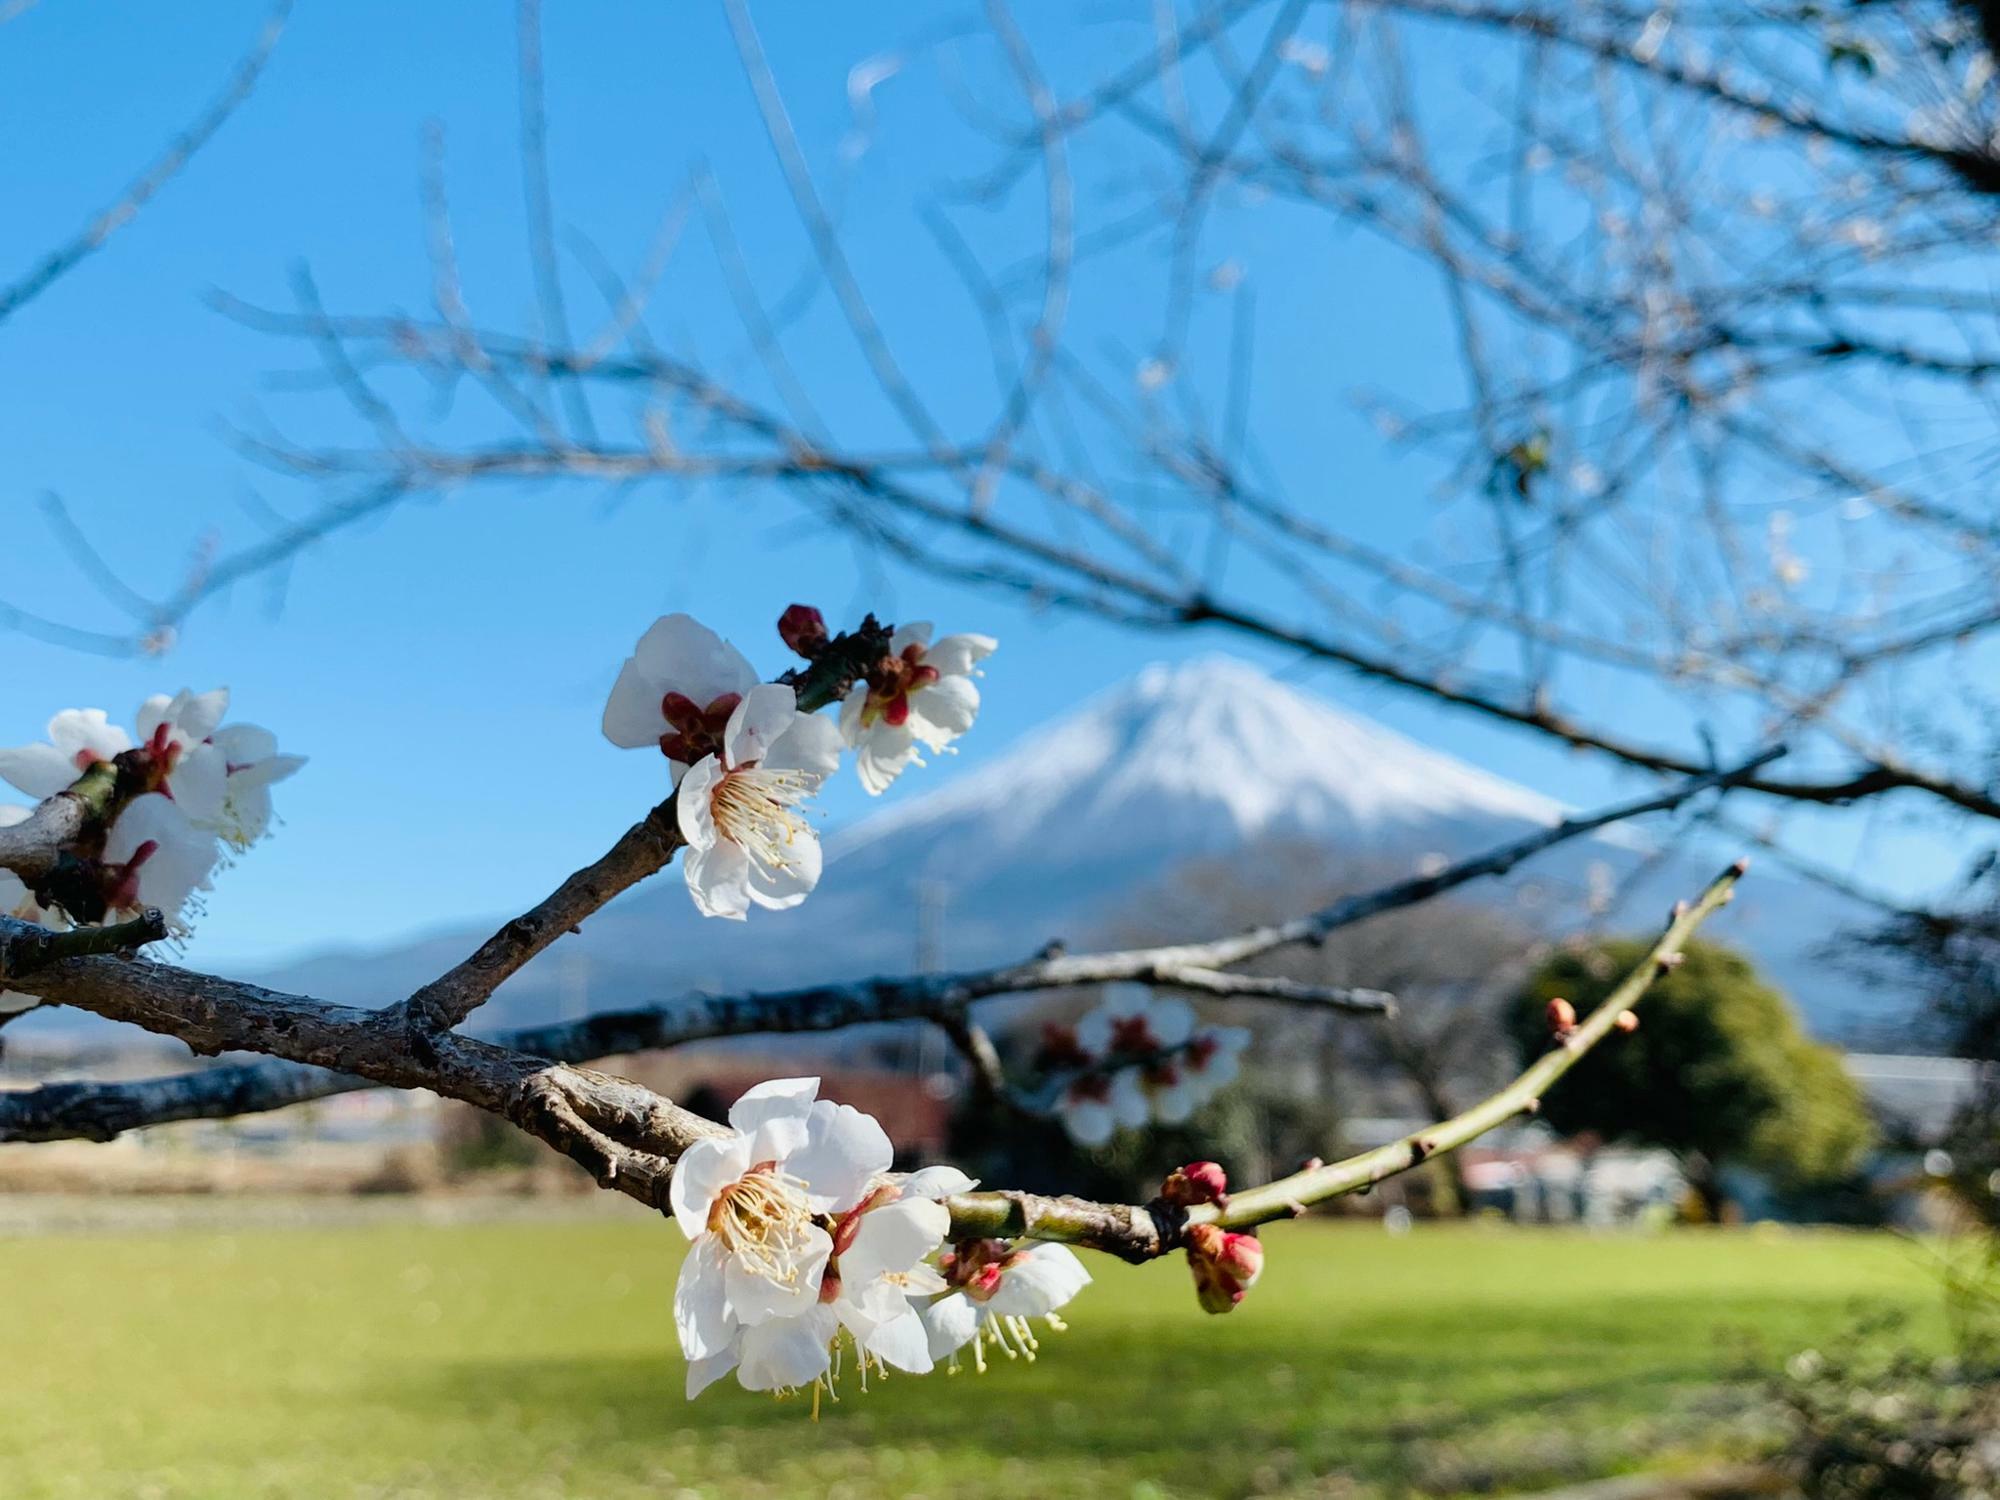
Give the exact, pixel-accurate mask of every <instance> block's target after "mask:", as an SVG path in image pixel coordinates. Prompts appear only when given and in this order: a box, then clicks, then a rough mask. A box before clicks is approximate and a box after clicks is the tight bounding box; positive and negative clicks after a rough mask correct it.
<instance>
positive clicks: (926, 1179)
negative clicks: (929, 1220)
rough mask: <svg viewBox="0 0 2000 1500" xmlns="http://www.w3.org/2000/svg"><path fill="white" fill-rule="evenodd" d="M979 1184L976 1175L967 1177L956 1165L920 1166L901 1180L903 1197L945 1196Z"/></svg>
mask: <svg viewBox="0 0 2000 1500" xmlns="http://www.w3.org/2000/svg"><path fill="white" fill-rule="evenodd" d="M978 1186H979V1180H978V1179H977V1178H976V1177H967V1176H966V1175H965V1174H964V1173H963V1172H961V1171H959V1169H958V1168H957V1167H953V1166H936V1167H920V1168H918V1169H917V1170H916V1171H914V1172H912V1173H911V1174H910V1175H909V1176H908V1177H905V1178H904V1179H903V1181H902V1189H903V1196H904V1197H905V1198H945V1197H949V1196H950V1195H951V1194H953V1193H969V1192H971V1191H972V1190H973V1189H974V1188H976V1187H978Z"/></svg>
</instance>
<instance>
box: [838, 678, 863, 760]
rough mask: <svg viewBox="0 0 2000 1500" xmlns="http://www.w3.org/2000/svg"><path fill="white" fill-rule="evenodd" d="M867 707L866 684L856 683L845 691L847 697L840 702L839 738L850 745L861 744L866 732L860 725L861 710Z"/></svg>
mask: <svg viewBox="0 0 2000 1500" xmlns="http://www.w3.org/2000/svg"><path fill="white" fill-rule="evenodd" d="M867 706H868V684H867V683H866V682H865V681H863V682H857V683H855V684H854V686H853V687H851V688H849V689H848V690H847V696H846V697H845V698H842V699H841V700H840V737H841V738H842V739H844V740H846V741H847V743H848V744H850V745H858V744H860V743H861V739H862V736H863V734H864V733H865V732H866V731H865V730H864V729H863V728H862V725H861V710H862V709H864V708H866V707H867Z"/></svg>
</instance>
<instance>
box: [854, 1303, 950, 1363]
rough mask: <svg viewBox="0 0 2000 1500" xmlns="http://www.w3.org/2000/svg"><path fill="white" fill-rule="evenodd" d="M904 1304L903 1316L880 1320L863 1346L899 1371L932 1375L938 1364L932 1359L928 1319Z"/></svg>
mask: <svg viewBox="0 0 2000 1500" xmlns="http://www.w3.org/2000/svg"><path fill="white" fill-rule="evenodd" d="M903 1307H904V1311H903V1313H902V1315H901V1316H900V1317H894V1318H890V1319H889V1320H888V1321H886V1322H882V1323H877V1324H876V1325H875V1328H874V1330H873V1331H872V1332H871V1333H870V1334H869V1335H868V1337H867V1338H866V1339H865V1340H864V1341H863V1343H862V1347H863V1349H864V1350H865V1351H866V1352H867V1353H869V1354H872V1355H874V1356H875V1357H876V1358H877V1359H879V1360H882V1361H883V1362H884V1363H886V1364H892V1365H894V1366H895V1367H896V1368H897V1369H899V1370H907V1371H909V1372H910V1373H911V1374H912V1375H928V1374H929V1373H930V1372H931V1367H932V1366H933V1365H934V1364H935V1363H936V1361H935V1360H934V1359H932V1358H931V1341H930V1333H929V1331H928V1330H927V1329H926V1328H925V1327H924V1320H923V1319H922V1318H921V1317H919V1316H918V1314H917V1313H916V1311H915V1310H914V1309H913V1308H911V1307H910V1305H909V1303H908V1302H905V1303H904V1304H903Z"/></svg>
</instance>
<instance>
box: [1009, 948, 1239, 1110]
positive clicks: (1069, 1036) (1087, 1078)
mask: <svg viewBox="0 0 2000 1500" xmlns="http://www.w3.org/2000/svg"><path fill="white" fill-rule="evenodd" d="M1249 1042H1250V1033H1249V1032H1248V1031H1247V1030H1245V1029H1244V1028H1242V1027H1240V1026H1197V1025H1196V1018H1195V1013H1194V1009H1193V1007H1191V1006H1190V1005H1188V1003H1187V1002H1186V1001H1184V1000H1177V999H1172V998H1167V999H1160V998H1157V997H1156V996H1154V995H1153V993H1152V992H1151V991H1150V990H1148V989H1147V988H1146V987H1145V986H1144V985H1139V984H1114V985H1111V986H1108V987H1107V988H1106V990H1105V992H1104V998H1103V1000H1102V1002H1101V1003H1100V1004H1099V1005H1098V1006H1097V1008H1096V1009H1095V1010H1093V1011H1092V1012H1091V1013H1090V1014H1089V1015H1087V1016H1085V1017H1084V1018H1083V1020H1082V1021H1081V1022H1079V1023H1078V1024H1077V1025H1076V1026H1075V1027H1073V1028H1072V1027H1060V1026H1058V1027H1048V1028H1045V1029H1044V1040H1043V1044H1042V1049H1041V1052H1040V1053H1039V1054H1038V1055H1037V1058H1036V1061H1037V1065H1038V1066H1039V1067H1040V1068H1041V1070H1042V1071H1044V1072H1046V1073H1052V1074H1056V1075H1058V1076H1060V1075H1063V1074H1073V1075H1074V1076H1073V1077H1069V1078H1068V1079H1067V1080H1066V1081H1064V1082H1063V1083H1062V1086H1061V1089H1060V1092H1059V1093H1058V1094H1057V1095H1056V1098H1055V1111H1056V1114H1057V1117H1058V1118H1059V1119H1061V1121H1062V1122H1063V1125H1064V1127H1065V1128H1066V1129H1067V1130H1068V1131H1069V1133H1070V1136H1071V1138H1072V1139H1073V1140H1075V1141H1076V1142H1077V1144H1079V1145H1082V1146H1101V1145H1103V1144H1104V1143H1105V1142H1107V1141H1108V1140H1110V1139H1111V1137H1112V1135H1113V1134H1114V1133H1115V1132H1117V1131H1119V1130H1137V1129H1140V1128H1142V1127H1144V1126H1145V1125H1147V1124H1148V1123H1151V1122H1153V1121H1158V1122H1160V1123H1162V1124H1167V1125H1178V1124H1181V1123H1183V1122H1185V1121H1186V1120H1187V1119H1188V1118H1189V1117H1190V1116H1191V1115H1193V1113H1194V1112H1195V1111H1196V1110H1197V1109H1199V1108H1201V1106H1202V1105H1204V1104H1206V1103H1207V1102H1208V1101H1209V1100H1210V1099H1212V1098H1213V1097H1215V1095H1216V1094H1217V1093H1218V1092H1219V1091H1220V1090H1221V1089H1223V1088H1224V1087H1226V1086H1227V1085H1228V1084H1229V1083H1230V1082H1232V1081H1233V1080H1234V1079H1235V1077H1236V1074H1237V1070H1238V1067H1239V1064H1240V1060H1241V1058H1242V1055H1243V1051H1244V1049H1245V1048H1246V1047H1247V1046H1248V1045H1249Z"/></svg>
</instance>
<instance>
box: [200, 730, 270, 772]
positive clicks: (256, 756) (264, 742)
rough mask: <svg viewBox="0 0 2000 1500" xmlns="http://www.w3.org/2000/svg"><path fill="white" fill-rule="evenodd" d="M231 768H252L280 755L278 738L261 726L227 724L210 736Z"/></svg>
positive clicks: (210, 739) (211, 741)
mask: <svg viewBox="0 0 2000 1500" xmlns="http://www.w3.org/2000/svg"><path fill="white" fill-rule="evenodd" d="M209 743H210V744H212V745H214V746H215V748H216V749H218V750H220V751H221V752H222V753H223V755H224V756H225V757H226V758H227V760H228V762H229V764H230V765H231V766H252V765H255V764H257V762H259V761H265V760H270V759H271V758H272V757H273V756H275V755H276V754H277V753H278V737H277V736H276V735H275V734H273V733H271V731H270V730H268V729H266V728H264V727H263V726H262V725H261V724H225V725H223V726H222V727H221V728H220V729H218V730H216V731H215V733H214V734H212V735H210V736H209Z"/></svg>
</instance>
